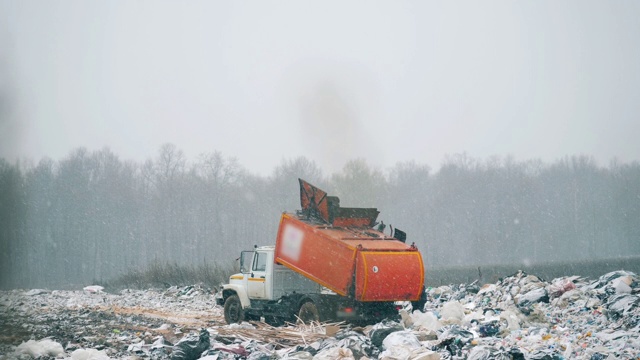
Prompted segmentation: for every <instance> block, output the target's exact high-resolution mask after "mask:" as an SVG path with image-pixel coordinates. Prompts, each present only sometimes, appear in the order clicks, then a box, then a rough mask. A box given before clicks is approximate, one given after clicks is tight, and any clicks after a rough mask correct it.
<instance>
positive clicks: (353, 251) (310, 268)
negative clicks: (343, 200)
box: [275, 180, 424, 302]
mask: <svg viewBox="0 0 640 360" xmlns="http://www.w3.org/2000/svg"><path fill="white" fill-rule="evenodd" d="M300 190H301V191H300V193H301V204H302V211H301V212H299V213H298V214H289V213H284V214H283V215H282V218H281V220H280V227H279V229H278V236H277V238H276V249H275V262H276V263H278V264H282V265H284V266H286V267H288V268H290V269H292V270H294V271H296V272H298V273H300V274H302V275H303V276H305V277H307V278H309V279H311V280H313V281H315V282H317V283H319V284H320V285H322V286H324V287H326V288H328V289H330V290H332V291H334V292H336V293H337V294H339V295H343V296H348V297H350V298H353V299H355V300H357V301H366V302H368V301H418V300H419V299H420V296H421V294H422V291H423V284H424V265H423V262H422V256H421V255H420V252H419V251H418V249H417V248H416V247H415V246H413V245H407V244H406V243H405V242H404V238H405V236H404V233H403V232H401V231H396V232H395V233H394V236H387V235H385V234H384V233H383V232H381V231H378V230H376V229H373V227H374V226H375V225H376V222H375V221H376V218H377V215H378V211H377V209H373V208H368V209H360V208H341V207H340V202H339V199H338V198H337V197H331V196H327V195H326V193H325V192H324V191H322V190H320V189H318V188H316V187H314V186H312V185H310V184H309V183H307V182H305V181H303V180H300ZM401 240H403V241H401Z"/></svg>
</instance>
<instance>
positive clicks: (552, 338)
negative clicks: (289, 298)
mask: <svg viewBox="0 0 640 360" xmlns="http://www.w3.org/2000/svg"><path fill="white" fill-rule="evenodd" d="M427 293H428V302H427V304H426V305H425V308H424V309H423V310H424V312H419V311H414V312H412V311H411V309H410V308H407V309H406V310H403V311H402V319H398V320H388V321H385V322H382V323H379V324H376V325H373V326H369V327H365V328H358V327H350V326H347V325H344V324H343V325H340V326H339V327H336V326H334V325H327V324H317V325H314V326H304V325H300V326H295V325H291V326H286V327H280V328H274V327H271V326H268V325H266V324H261V323H252V324H249V323H243V324H241V325H233V326H228V325H225V324H224V320H223V316H222V309H221V308H220V307H219V306H217V305H216V304H215V300H214V297H213V295H214V294H212V293H211V292H210V291H208V290H207V289H204V288H201V287H197V286H190V287H184V288H170V289H166V290H145V291H140V290H123V291H121V292H120V293H118V294H109V293H105V292H102V291H101V289H100V288H99V287H87V288H85V290H84V291H58V290H55V291H47V290H38V289H34V290H29V291H24V290H13V291H3V292H0V354H1V355H0V359H13V358H25V359H27V358H32V357H39V358H41V359H43V358H44V359H46V358H73V359H75V360H85V359H87V360H88V359H103V358H105V359H106V358H121V359H124V358H127V359H139V358H142V359H144V358H150V359H169V358H174V359H187V358H200V357H204V358H206V359H207V360H212V359H245V358H246V359H280V358H282V359H351V358H355V359H360V358H365V359H366V358H369V359H378V358H379V359H421V360H426V359H473V360H480V359H594V360H595V359H607V358H608V359H617V358H620V359H637V358H639V356H640V340H639V338H640V297H639V293H640V278H639V277H638V276H637V275H635V274H633V273H630V272H624V271H617V272H612V273H608V274H605V275H603V276H601V277H600V278H599V279H596V280H589V281H588V280H586V279H582V278H579V277H577V276H572V277H563V278H558V279H554V280H552V281H548V282H545V281H541V280H540V279H538V278H537V277H535V276H533V275H527V274H524V273H517V274H514V275H512V276H509V277H506V278H504V279H503V280H502V281H500V282H498V283H495V284H486V285H483V286H479V285H477V284H463V285H454V286H441V287H438V288H430V289H428V290H427ZM336 330H339V331H338V332H337V333H334V332H335V331H336ZM327 333H328V334H327Z"/></svg>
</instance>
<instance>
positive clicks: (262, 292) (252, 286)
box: [247, 251, 268, 299]
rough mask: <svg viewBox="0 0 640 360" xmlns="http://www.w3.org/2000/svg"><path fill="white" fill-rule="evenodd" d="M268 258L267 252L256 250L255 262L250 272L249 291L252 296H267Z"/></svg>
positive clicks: (261, 297) (262, 297)
mask: <svg viewBox="0 0 640 360" xmlns="http://www.w3.org/2000/svg"><path fill="white" fill-rule="evenodd" d="M267 258H268V254H267V253H266V252H261V251H256V253H255V255H254V256H253V264H252V266H251V273H249V279H248V280H249V282H248V286H247V290H248V291H247V292H248V293H249V297H250V298H254V299H255V298H257V299H264V298H266V295H267V294H266V286H265V285H266V284H265V281H266V276H267Z"/></svg>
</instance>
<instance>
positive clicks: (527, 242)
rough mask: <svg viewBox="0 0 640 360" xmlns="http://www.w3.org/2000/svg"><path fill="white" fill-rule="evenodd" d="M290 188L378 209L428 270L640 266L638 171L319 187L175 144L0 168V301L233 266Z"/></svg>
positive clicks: (368, 173)
mask: <svg viewBox="0 0 640 360" xmlns="http://www.w3.org/2000/svg"><path fill="white" fill-rule="evenodd" d="M298 178H302V179H305V180H307V181H309V182H310V183H312V184H314V185H317V186H318V187H320V188H322V189H323V190H326V191H327V192H328V193H329V195H335V196H338V197H339V198H340V204H341V206H345V207H376V208H378V210H380V215H379V217H378V220H379V221H380V220H382V221H384V223H385V224H391V225H392V226H393V227H394V228H395V227H397V228H399V229H402V230H403V231H405V232H407V234H408V237H407V241H408V242H415V244H416V245H417V246H418V248H419V249H420V250H421V252H422V254H423V257H424V259H425V264H426V268H427V271H428V270H429V269H430V268H435V267H447V266H460V265H478V266H480V265H486V264H535V263H541V262H558V263H561V262H566V261H575V260H584V259H609V258H619V257H625V256H630V255H639V254H640V221H639V220H640V163H638V162H631V163H619V162H617V161H615V160H612V161H611V162H610V163H609V164H608V165H607V166H606V167H602V166H599V165H598V164H596V162H595V161H594V160H593V158H592V157H590V156H587V155H576V156H567V157H565V158H562V159H558V160H556V161H555V162H553V163H544V162H542V161H540V160H527V161H516V160H514V159H513V158H511V157H492V158H489V159H476V158H473V157H471V156H469V155H468V154H456V155H451V156H448V157H446V158H445V159H444V160H443V162H442V164H441V165H440V167H439V168H438V169H437V171H435V170H433V169H432V168H431V167H430V166H429V165H427V164H419V163H416V162H405V163H397V164H396V165H395V166H393V167H392V168H389V169H379V168H376V167H375V166H372V165H370V164H368V163H367V162H366V161H364V160H362V159H354V160H350V161H348V162H347V163H346V165H345V166H344V167H343V169H342V170H341V171H340V172H338V173H333V174H324V173H323V171H322V169H321V168H320V167H319V166H318V165H317V164H316V163H315V162H314V161H312V160H310V159H307V158H305V157H298V158H292V159H283V160H282V161H281V163H280V164H279V165H278V166H277V167H275V169H274V170H273V172H272V173H271V174H270V175H269V176H261V175H256V174H253V173H251V171H250V170H249V169H246V168H244V167H243V166H242V165H241V164H240V163H239V162H238V161H237V159H235V158H233V157H229V156H224V155H223V154H221V153H220V152H217V151H213V152H211V153H205V154H202V155H200V156H198V157H197V158H196V159H187V157H186V156H185V155H184V153H183V152H182V151H181V150H180V149H178V148H177V147H176V146H175V145H173V144H165V145H163V146H161V147H160V149H159V150H158V152H157V154H156V155H155V156H154V157H153V158H150V159H148V160H146V161H144V162H142V163H140V162H135V161H131V160H122V159H120V157H119V156H118V155H117V154H115V153H113V152H112V151H111V150H110V149H108V148H104V149H102V150H97V151H89V150H87V149H85V148H78V149H75V150H74V151H72V152H71V153H70V154H69V155H68V156H67V157H65V158H63V159H61V160H59V161H54V160H52V159H49V158H44V159H41V160H39V161H38V162H37V163H33V162H30V161H28V160H21V161H15V162H14V163H11V162H9V161H7V160H5V159H0V288H33V287H50V288H51V287H62V286H65V287H70V286H74V285H75V286H79V285H82V284H85V285H86V284H89V283H92V282H96V281H107V280H109V279H112V278H114V277H117V276H120V275H122V274H125V273H127V272H128V271H132V270H139V269H142V268H144V267H147V266H149V265H150V264H154V263H158V262H166V263H171V264H178V265H194V264H232V263H233V262H234V260H235V259H236V258H237V257H238V255H239V252H240V251H241V250H246V249H250V248H252V247H253V246H254V245H256V244H257V245H268V244H273V243H274V241H275V234H276V230H277V227H278V223H279V218H280V214H281V213H282V212H283V211H287V212H293V211H295V210H297V209H299V208H300V204H299V187H298Z"/></svg>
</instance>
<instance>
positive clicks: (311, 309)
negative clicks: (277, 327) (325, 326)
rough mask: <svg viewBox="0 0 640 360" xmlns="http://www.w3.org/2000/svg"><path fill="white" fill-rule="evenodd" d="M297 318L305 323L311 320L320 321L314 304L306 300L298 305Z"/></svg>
mask: <svg viewBox="0 0 640 360" xmlns="http://www.w3.org/2000/svg"><path fill="white" fill-rule="evenodd" d="M298 318H299V319H300V321H302V322H303V323H305V324H309V323H311V322H313V321H316V322H317V321H320V316H319V315H318V308H317V307H316V304H314V303H312V302H311V301H307V302H306V303H304V304H302V306H300V311H298Z"/></svg>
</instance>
